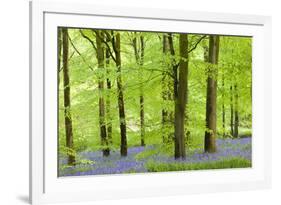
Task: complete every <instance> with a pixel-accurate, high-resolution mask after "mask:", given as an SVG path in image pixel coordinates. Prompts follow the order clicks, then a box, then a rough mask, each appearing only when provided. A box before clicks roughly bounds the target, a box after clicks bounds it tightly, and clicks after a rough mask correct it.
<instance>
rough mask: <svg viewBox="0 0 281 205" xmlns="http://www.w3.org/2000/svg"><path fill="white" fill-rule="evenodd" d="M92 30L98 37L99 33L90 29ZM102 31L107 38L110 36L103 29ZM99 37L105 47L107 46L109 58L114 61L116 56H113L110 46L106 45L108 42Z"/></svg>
mask: <svg viewBox="0 0 281 205" xmlns="http://www.w3.org/2000/svg"><path fill="white" fill-rule="evenodd" d="M92 31H93V32H94V33H95V34H96V36H97V37H98V38H100V36H99V34H98V33H97V32H96V31H95V30H92ZM103 32H104V33H105V35H106V37H107V38H110V36H108V35H109V34H108V33H107V32H106V31H103ZM100 39H101V41H102V42H103V43H104V44H105V45H106V47H107V48H108V52H109V55H110V56H111V58H112V59H113V61H114V62H116V58H115V57H114V55H113V53H112V51H111V48H110V46H109V45H108V42H107V41H105V40H104V39H102V38H100Z"/></svg>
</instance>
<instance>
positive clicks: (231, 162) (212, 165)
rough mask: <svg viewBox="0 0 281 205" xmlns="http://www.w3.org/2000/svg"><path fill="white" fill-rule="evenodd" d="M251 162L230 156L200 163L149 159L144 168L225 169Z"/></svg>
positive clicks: (154, 170) (247, 164)
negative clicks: (166, 161) (162, 161)
mask: <svg viewBox="0 0 281 205" xmlns="http://www.w3.org/2000/svg"><path fill="white" fill-rule="evenodd" d="M251 166H252V164H251V162H250V161H249V160H246V159H243V158H231V159H224V160H219V161H214V162H201V163H190V164H187V163H183V162H174V163H165V162H164V163H159V162H153V161H149V162H147V164H146V168H147V169H148V171H149V172H168V171H184V170H204V169H226V168H246V167H251Z"/></svg>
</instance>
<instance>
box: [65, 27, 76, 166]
mask: <svg viewBox="0 0 281 205" xmlns="http://www.w3.org/2000/svg"><path fill="white" fill-rule="evenodd" d="M62 35H63V44H62V49H63V86H64V90H63V91H64V121H65V136H66V147H67V148H68V164H69V165H74V164H75V153H74V146H73V130H72V119H71V109H70V108H71V103H70V102H71V101H70V82H69V81H70V80H69V67H68V52H69V42H68V30H67V28H63V29H62Z"/></svg>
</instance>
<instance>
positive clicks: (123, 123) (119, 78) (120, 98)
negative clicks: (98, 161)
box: [113, 33, 127, 156]
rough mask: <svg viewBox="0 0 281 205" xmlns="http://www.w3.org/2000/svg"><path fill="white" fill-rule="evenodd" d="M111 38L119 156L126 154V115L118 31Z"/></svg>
mask: <svg viewBox="0 0 281 205" xmlns="http://www.w3.org/2000/svg"><path fill="white" fill-rule="evenodd" d="M113 38H114V41H113V44H114V48H115V49H114V51H115V54H116V66H117V93H118V108H119V120H120V132H121V146H120V153H121V156H127V136H126V117H125V107H124V97H123V86H122V76H121V52H120V33H116V37H113ZM115 38H116V39H115ZM115 41H116V42H115Z"/></svg>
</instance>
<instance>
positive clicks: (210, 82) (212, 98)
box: [204, 35, 219, 152]
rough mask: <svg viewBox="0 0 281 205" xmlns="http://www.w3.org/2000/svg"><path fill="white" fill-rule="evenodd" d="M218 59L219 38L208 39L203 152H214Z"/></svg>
mask: <svg viewBox="0 0 281 205" xmlns="http://www.w3.org/2000/svg"><path fill="white" fill-rule="evenodd" d="M218 58H219V36H214V35H210V37H209V59H208V62H209V63H210V64H212V65H213V66H210V67H209V70H208V78H207V97H206V131H205V147H204V150H205V152H216V127H217V117H216V107H217V79H216V77H217V64H218Z"/></svg>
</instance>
